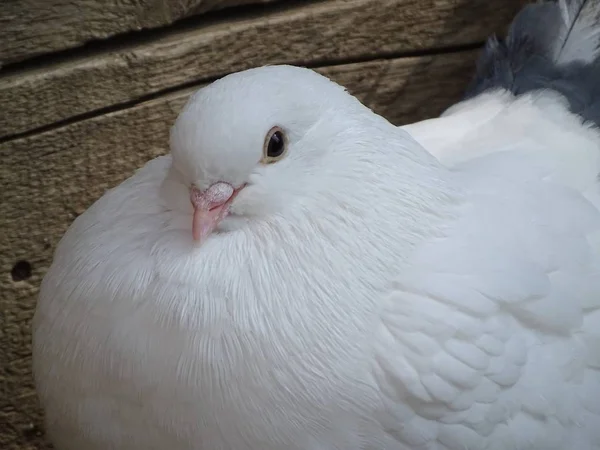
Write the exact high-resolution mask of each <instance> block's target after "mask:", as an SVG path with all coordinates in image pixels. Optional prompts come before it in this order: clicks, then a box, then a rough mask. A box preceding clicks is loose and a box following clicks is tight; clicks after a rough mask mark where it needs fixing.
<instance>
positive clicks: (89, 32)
mask: <svg viewBox="0 0 600 450" xmlns="http://www.w3.org/2000/svg"><path fill="white" fill-rule="evenodd" d="M270 1H274V0H184V1H181V0H108V1H101V2H99V1H98V0H80V1H77V2H74V1H73V0H7V1H3V2H0V42H1V43H2V45H1V46H0V68H2V66H4V65H6V64H10V63H14V62H19V61H23V60H25V59H28V58H31V57H34V56H38V55H42V54H45V53H51V52H56V51H60V50H66V49H70V48H74V47H79V46H81V45H83V44H86V43H88V42H89V41H92V40H96V39H106V38H109V37H112V36H115V35H117V34H120V33H126V32H129V31H139V30H142V29H150V28H156V27H160V26H165V25H169V24H171V23H173V22H175V21H176V20H178V19H182V18H184V17H189V16H192V15H196V14H199V13H202V12H205V11H208V10H216V9H221V8H225V7H230V6H237V5H241V4H248V3H267V2H270Z"/></svg>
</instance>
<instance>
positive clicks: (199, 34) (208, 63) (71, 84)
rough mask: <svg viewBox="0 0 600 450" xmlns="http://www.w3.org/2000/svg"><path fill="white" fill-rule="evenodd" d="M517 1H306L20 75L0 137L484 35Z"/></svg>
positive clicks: (2, 88) (7, 82)
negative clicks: (282, 71) (204, 84)
mask: <svg viewBox="0 0 600 450" xmlns="http://www.w3.org/2000/svg"><path fill="white" fill-rule="evenodd" d="M523 1H524V0H502V1H501V2H500V1H498V2H490V1H489V0H444V1H440V0H330V1H325V2H319V3H310V4H304V3H303V4H300V5H296V6H294V7H293V8H290V7H286V8H279V9H277V10H274V11H271V10H270V12H269V13H267V14H262V15H258V16H256V17H246V18H241V19H237V20H234V19H231V20H227V21H226V22H223V23H216V24H206V25H203V26H201V27H199V28H194V29H190V30H187V31H181V32H176V33H173V34H169V35H168V36H164V37H162V38H160V39H157V40H156V41H154V42H151V43H147V44H143V45H133V46H129V47H127V48H122V49H120V50H118V51H114V52H110V53H106V54H101V55H94V56H90V57H87V58H82V59H78V60H74V61H69V62H66V63H62V64H57V65H54V66H51V67H47V68H43V69H39V70H34V71H30V72H28V73H17V74H14V75H11V76H8V77H4V78H0V105H2V107H3V114H1V115H0V137H2V136H9V135H13V134H15V133H23V132H26V131H28V130H32V129H35V128H37V127H42V126H45V125H48V124H52V123H55V122H58V121H63V120H67V119H70V118H73V117H74V116H78V115H82V114H87V113H90V112H93V111H98V110H102V109H103V108H109V107H112V106H113V105H117V104H125V103H129V102H134V101H139V99H141V98H147V96H148V95H150V94H156V93H160V92H163V91H165V90H167V89H173V88H175V87H178V86H182V85H189V84H190V83H197V82H201V81H203V80H208V79H212V78H214V77H219V76H221V75H224V74H226V73H229V72H233V71H237V70H242V69H246V68H249V67H253V66H257V65H264V64H275V63H293V64H310V65H318V64H328V63H329V62H330V61H332V60H333V61H340V60H343V61H350V60H352V59H354V60H355V59H356V58H361V59H372V58H376V57H378V56H380V55H394V54H396V53H402V52H409V51H415V50H424V49H431V48H439V47H447V46H456V45H464V44H469V43H473V42H476V41H482V40H484V39H485V38H486V37H487V36H488V35H489V34H490V33H492V32H493V31H494V30H498V29H502V28H503V27H504V26H505V25H506V24H507V23H508V22H509V21H510V19H511V18H512V16H513V14H514V12H515V11H516V10H517V9H518V7H519V5H521V4H522V3H523ZM286 4H287V3H283V5H286Z"/></svg>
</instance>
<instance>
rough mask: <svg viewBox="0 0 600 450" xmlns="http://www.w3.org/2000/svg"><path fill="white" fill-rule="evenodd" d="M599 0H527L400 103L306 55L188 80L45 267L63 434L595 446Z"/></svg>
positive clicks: (48, 400) (380, 444)
mask: <svg viewBox="0 0 600 450" xmlns="http://www.w3.org/2000/svg"><path fill="white" fill-rule="evenodd" d="M583 3H585V5H584V4H583ZM582 5H583V7H582ZM598 11H600V0H594V1H588V2H582V1H570V2H569V1H567V2H565V1H561V2H560V3H545V4H536V5H531V6H528V7H527V8H526V9H525V10H524V11H523V12H522V13H521V14H520V15H519V16H518V17H517V19H516V20H515V22H514V23H513V27H512V28H511V31H510V33H509V36H508V39H507V40H505V41H502V42H500V41H497V40H495V39H491V40H490V41H489V43H488V46H487V47H486V49H485V51H484V53H483V56H482V59H481V61H480V64H479V69H478V72H477V75H476V77H475V79H474V82H473V84H472V86H471V88H470V90H469V93H468V95H467V97H466V98H465V100H464V101H462V102H461V103H459V104H457V105H455V106H454V107H453V108H451V109H450V110H449V111H448V112H447V113H446V114H444V115H443V116H442V117H441V118H438V119H432V120H431V121H425V122H422V123H419V124H414V125H411V126H407V127H404V128H397V127H395V126H393V125H391V124H390V123H389V122H388V121H386V120H385V119H384V118H382V117H380V116H378V115H376V114H374V113H373V112H372V111H371V110H369V109H368V108H367V107H365V106H364V105H362V104H361V103H360V102H359V101H358V100H357V99H355V98H354V97H352V96H351V95H350V94H348V93H347V92H346V91H345V90H344V89H343V88H342V87H340V86H339V85H337V84H335V83H334V82H332V81H330V80H328V79H327V78H325V77H323V76H320V75H318V74H316V73H315V72H313V71H311V70H308V69H302V68H297V67H290V66H270V67H263V68H256V69H252V70H248V71H243V72H240V73H236V74H232V75H229V76H226V77H224V78H222V79H221V80H219V81H216V82H214V83H213V84H211V85H210V86H208V87H205V88H202V89H201V90H199V91H198V92H197V93H196V94H194V95H193V96H192V97H191V98H190V100H189V102H188V103H187V105H186V107H185V108H184V110H183V111H182V113H181V114H180V116H179V117H178V119H177V121H176V123H175V125H174V127H173V129H172V135H171V142H170V144H171V153H170V154H169V155H167V156H163V157H160V158H157V159H155V160H153V161H150V162H149V163H148V164H147V165H146V166H145V167H143V168H142V169H140V170H139V171H138V172H136V173H135V174H134V175H133V176H132V177H131V178H129V179H128V180H126V181H125V182H124V183H122V184H121V185H119V186H117V187H115V188H114V189H112V190H110V191H108V192H107V193H106V194H105V195H104V196H103V197H102V198H100V199H99V200H98V201H97V202H96V203H95V204H94V205H93V206H92V207H91V208H90V209H89V210H87V211H86V212H85V213H84V214H82V215H81V216H80V217H79V218H78V219H77V220H75V222H74V223H73V225H72V226H71V227H70V229H69V230H68V231H67V233H66V234H65V236H64V238H63V239H62V241H61V242H60V244H59V246H58V248H57V250H56V254H55V258H54V261H53V264H52V266H51V267H50V269H49V271H48V273H47V274H46V277H45V279H44V281H43V284H42V287H41V292H40V297H39V303H38V309H37V312H36V316H35V320H34V347H33V349H34V355H33V356H34V373H35V380H36V386H37V389H38V392H39V396H40V400H41V404H42V406H43V408H44V410H45V412H46V428H47V433H48V436H49V438H50V439H51V440H52V442H53V443H54V445H55V446H56V448H57V449H58V450H117V449H118V450H167V449H168V450H409V449H410V450H442V449H443V450H467V449H469V450H593V449H599V448H600V186H599V181H598V173H600V131H599V129H598V128H597V124H598V123H600V58H598V56H599V51H598V48H599V41H600V33H599V32H598V31H599V30H600V20H599V19H598V14H597V13H598ZM536 21H537V22H536Z"/></svg>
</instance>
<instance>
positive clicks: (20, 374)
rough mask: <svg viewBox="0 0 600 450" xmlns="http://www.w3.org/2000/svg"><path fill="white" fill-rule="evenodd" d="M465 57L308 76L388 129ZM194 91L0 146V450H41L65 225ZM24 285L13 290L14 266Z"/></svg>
mask: <svg viewBox="0 0 600 450" xmlns="http://www.w3.org/2000/svg"><path fill="white" fill-rule="evenodd" d="M474 60H475V54H474V52H463V53H454V54H447V55H437V56H429V57H420V58H404V59H390V60H375V61H371V62H368V63H358V64H346V65H339V66H330V67H322V68H318V69H317V70H318V71H319V72H320V73H323V74H325V75H327V76H329V77H331V78H333V79H334V80H336V81H338V82H339V83H341V84H343V85H345V86H346V87H347V88H348V89H349V91H350V92H352V93H354V94H356V95H357V96H358V97H359V98H360V99H361V100H362V101H363V102H364V103H366V104H367V105H369V106H370V107H372V108H373V109H374V110H375V111H376V112H378V113H380V114H382V115H384V116H385V117H387V118H388V119H390V120H392V121H393V122H394V123H396V124H400V123H406V122H409V121H414V120H418V119H422V118H427V117H431V116H434V115H437V114H438V113H440V112H441V111H442V110H443V109H444V108H446V107H447V106H449V105H450V104H452V103H453V102H454V101H456V100H457V99H458V98H459V97H460V95H461V93H462V90H463V88H464V87H465V85H466V82H467V81H468V79H469V77H470V74H471V73H472V71H473V64H474ZM193 90H195V88H194V89H187V90H182V91H178V92H175V93H172V94H169V95H166V96H163V97H160V98H157V99H154V100H151V101H148V102H144V103H141V104H139V105H136V106H135V107H132V108H128V109H124V110H121V111H118V112H114V113H110V114H106V115H102V116H98V117H94V118H91V119H87V120H83V121H80V122H76V123H73V124H70V125H67V126H64V127H61V128H58V129H55V130H51V131H48V132H45V133H41V134H38V135H34V136H31V137H27V138H21V139H17V140H13V141H9V142H5V143H3V144H0V158H1V159H2V161H3V164H2V166H1V167H0V186H3V187H4V188H3V189H2V191H0V200H1V201H0V227H1V228H2V230H3V232H2V233H0V274H1V275H0V326H1V328H0V430H8V432H7V433H8V434H7V433H0V439H4V442H2V441H0V448H2V449H5V450H17V449H19V450H22V449H42V448H47V447H46V446H45V445H46V444H44V441H43V436H42V435H41V429H42V424H41V419H40V415H39V410H38V407H37V404H36V398H35V395H34V390H33V383H32V380H31V372H30V363H31V361H30V352H31V347H30V338H31V337H30V332H31V330H30V321H31V318H32V315H33V311H34V307H35V302H36V295H37V292H38V287H39V284H40V280H41V278H42V276H43V275H44V273H45V271H46V269H47V267H48V265H49V264H50V261H51V258H52V254H53V251H54V248H55V245H56V243H57V242H58V240H59V239H60V237H61V236H62V234H63V233H64V231H65V230H66V229H67V227H68V226H69V224H70V223H71V222H72V221H73V219H74V218H75V217H76V216H77V215H79V214H81V213H82V212H83V211H84V210H85V209H86V208H87V207H88V206H89V205H90V204H91V203H92V202H93V201H95V200H96V199H97V198H98V197H100V196H101V195H102V194H103V193H104V192H105V190H106V189H108V188H110V187H112V186H114V185H116V184H117V183H119V182H121V181H122V180H123V179H125V178H126V177H128V176H130V175H131V174H132V172H133V171H134V170H135V169H136V168H138V167H140V166H141V165H142V164H144V163H145V162H146V161H148V160H149V159H151V158H154V157H156V156H158V155H161V154H163V153H165V152H166V151H167V142H168V140H167V138H168V130H169V127H170V125H171V123H172V121H173V120H174V119H175V117H176V115H177V113H178V111H179V110H180V108H181V107H182V105H183V104H184V102H185V101H186V99H187V98H188V96H189V94H190V93H191V92H192V91H193ZM20 260H22V261H27V262H28V263H30V264H31V267H32V274H31V277H30V278H28V279H25V280H21V281H14V280H13V279H12V277H11V270H12V268H13V267H14V265H15V263H17V262H18V261H20Z"/></svg>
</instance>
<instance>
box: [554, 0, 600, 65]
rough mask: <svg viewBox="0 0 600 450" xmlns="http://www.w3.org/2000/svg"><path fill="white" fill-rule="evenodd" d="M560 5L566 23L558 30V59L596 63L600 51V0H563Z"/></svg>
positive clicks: (555, 48) (559, 60)
mask: <svg viewBox="0 0 600 450" xmlns="http://www.w3.org/2000/svg"><path fill="white" fill-rule="evenodd" d="M558 6H559V9H560V16H561V19H562V23H561V26H560V27H558V30H557V31H556V37H555V44H554V54H553V59H554V61H556V62H557V63H558V64H561V65H566V64H570V63H572V62H576V61H580V62H583V63H584V64H591V63H593V62H594V61H595V60H596V59H598V56H599V54H600V26H599V25H598V24H599V23H600V2H598V1H594V0H559V1H558Z"/></svg>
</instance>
